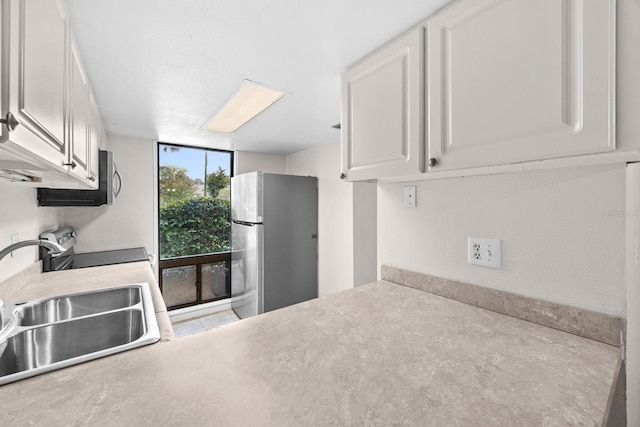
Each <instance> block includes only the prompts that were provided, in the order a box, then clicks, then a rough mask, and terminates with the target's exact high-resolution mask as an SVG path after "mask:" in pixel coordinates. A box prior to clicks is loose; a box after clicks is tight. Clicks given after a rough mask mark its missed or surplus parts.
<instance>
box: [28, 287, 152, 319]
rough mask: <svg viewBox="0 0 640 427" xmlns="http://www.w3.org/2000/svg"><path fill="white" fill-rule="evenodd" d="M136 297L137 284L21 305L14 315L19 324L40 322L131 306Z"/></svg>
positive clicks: (137, 298) (139, 296) (138, 293)
mask: <svg viewBox="0 0 640 427" xmlns="http://www.w3.org/2000/svg"><path fill="white" fill-rule="evenodd" d="M140 298H141V289H140V288H138V287H125V288H115V289H105V290H100V291H95V292H87V293H84V294H75V295H66V296H61V297H54V298H50V299H46V300H43V301H39V302H35V303H30V304H25V305H23V306H20V307H18V308H17V309H16V316H17V317H18V323H19V324H20V325H23V326H32V325H41V324H43V323H52V322H59V321H61V320H67V319H74V318H76V317H84V316H88V315H91V314H96V313H102V312H105V311H111V310H117V309H119V308H125V307H131V306H132V305H135V304H137V303H139V302H140Z"/></svg>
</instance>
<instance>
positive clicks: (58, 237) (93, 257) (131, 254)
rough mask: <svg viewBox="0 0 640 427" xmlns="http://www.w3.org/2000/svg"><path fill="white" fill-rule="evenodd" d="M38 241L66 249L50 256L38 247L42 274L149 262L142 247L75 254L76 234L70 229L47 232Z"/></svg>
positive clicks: (61, 228) (45, 250) (64, 228)
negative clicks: (44, 241)
mask: <svg viewBox="0 0 640 427" xmlns="http://www.w3.org/2000/svg"><path fill="white" fill-rule="evenodd" d="M40 239H44V240H49V241H52V242H55V243H58V244H59V245H62V246H63V247H64V248H66V251H64V252H62V253H60V254H53V255H52V254H50V253H49V251H48V250H47V249H46V248H43V247H40V259H41V260H42V271H43V272H49V271H59V270H69V269H74V268H86V267H98V266H101V265H113V264H125V263H129V262H139V261H149V254H148V253H147V250H146V249H145V248H143V247H141V248H127V249H116V250H109V251H98V252H84V253H79V254H77V253H75V251H74V249H73V246H74V245H75V243H76V232H75V231H74V230H73V228H71V227H60V228H57V229H55V230H51V231H47V232H45V233H42V234H41V235H40Z"/></svg>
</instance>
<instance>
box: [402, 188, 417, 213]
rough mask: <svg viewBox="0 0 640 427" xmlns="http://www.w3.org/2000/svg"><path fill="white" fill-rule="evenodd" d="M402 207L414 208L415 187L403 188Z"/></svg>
mask: <svg viewBox="0 0 640 427" xmlns="http://www.w3.org/2000/svg"><path fill="white" fill-rule="evenodd" d="M404 207H405V208H415V207H416V186H415V185H411V186H409V187H404Z"/></svg>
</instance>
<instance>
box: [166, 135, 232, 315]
mask: <svg viewBox="0 0 640 427" xmlns="http://www.w3.org/2000/svg"><path fill="white" fill-rule="evenodd" d="M232 175H233V152H230V151H222V150H212V149H206V148H197V147H189V146H184V145H175V144H165V143H158V205H159V206H158V209H159V213H158V218H159V230H158V234H159V239H158V241H159V252H160V262H159V268H160V289H161V291H162V295H163V297H164V299H165V303H166V305H167V308H168V309H176V308H182V307H187V306H191V305H195V304H201V303H204V302H209V301H216V300H219V299H224V298H229V296H230V295H231V277H230V263H231V252H230V251H231V194H230V183H231V176H232Z"/></svg>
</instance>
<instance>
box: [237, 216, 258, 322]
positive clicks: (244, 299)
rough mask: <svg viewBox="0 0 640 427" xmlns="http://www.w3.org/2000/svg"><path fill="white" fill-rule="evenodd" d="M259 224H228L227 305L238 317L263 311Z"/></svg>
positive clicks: (242, 317)
mask: <svg viewBox="0 0 640 427" xmlns="http://www.w3.org/2000/svg"><path fill="white" fill-rule="evenodd" d="M262 240H263V226H262V225H261V224H251V225H246V224H236V223H232V225H231V242H232V243H231V308H232V309H233V311H235V313H236V315H237V316H238V317H240V318H241V319H244V318H246V317H251V316H255V315H257V314H259V313H263V312H264V308H263V306H264V303H263V286H262V283H263V266H262V261H263V255H262V254H263V245H262Z"/></svg>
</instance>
